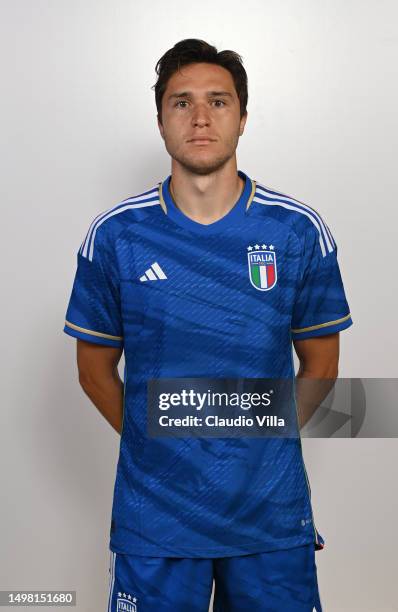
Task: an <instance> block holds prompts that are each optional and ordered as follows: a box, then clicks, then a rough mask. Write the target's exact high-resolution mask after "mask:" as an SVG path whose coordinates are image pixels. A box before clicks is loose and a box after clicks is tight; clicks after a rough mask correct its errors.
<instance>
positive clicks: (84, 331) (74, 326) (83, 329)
mask: <svg viewBox="0 0 398 612" xmlns="http://www.w3.org/2000/svg"><path fill="white" fill-rule="evenodd" d="M65 325H66V326H67V327H71V328H72V329H75V330H76V331H79V332H82V333H83V334H90V335H91V336H98V337H99V338H108V339H109V340H123V336H111V335H110V334H103V333H102V332H96V331H92V330H91V329H85V328H84V327H79V326H78V325H75V324H74V323H69V321H65Z"/></svg>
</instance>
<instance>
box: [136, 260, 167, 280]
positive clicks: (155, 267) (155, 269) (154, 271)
mask: <svg viewBox="0 0 398 612" xmlns="http://www.w3.org/2000/svg"><path fill="white" fill-rule="evenodd" d="M164 278H167V276H166V274H165V273H164V272H163V270H162V268H161V267H160V266H159V264H158V263H157V261H155V263H153V264H152V265H151V267H150V268H148V270H145V274H143V275H142V276H140V281H142V282H144V281H147V280H153V281H155V280H163V279H164Z"/></svg>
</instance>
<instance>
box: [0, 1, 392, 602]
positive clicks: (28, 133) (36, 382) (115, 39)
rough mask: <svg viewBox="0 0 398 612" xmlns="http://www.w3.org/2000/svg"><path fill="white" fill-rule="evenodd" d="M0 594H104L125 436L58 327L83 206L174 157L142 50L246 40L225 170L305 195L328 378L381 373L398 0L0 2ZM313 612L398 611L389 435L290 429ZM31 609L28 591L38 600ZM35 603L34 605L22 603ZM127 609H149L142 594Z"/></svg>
mask: <svg viewBox="0 0 398 612" xmlns="http://www.w3.org/2000/svg"><path fill="white" fill-rule="evenodd" d="M1 7H2V11H1V12H2V25H1V30H2V31H1V36H0V45H1V54H0V62H1V74H2V85H3V88H2V89H3V93H2V96H1V100H0V104H1V113H0V120H1V135H2V138H1V143H0V147H1V169H2V175H3V176H2V180H1V186H0V189H1V203H2V221H3V222H2V227H3V230H2V240H1V248H2V257H1V262H2V268H3V270H2V310H3V314H2V321H3V325H2V328H3V329H2V340H3V356H2V362H3V363H2V368H1V371H2V375H3V382H2V399H3V407H2V410H1V440H0V443H1V446H0V448H1V455H0V457H1V466H2V467H1V483H2V503H1V506H0V513H1V515H0V529H1V544H0V551H1V552H0V576H1V579H0V589H45V590H49V589H52V590H55V589H75V590H77V597H78V605H77V610H78V612H95V611H97V610H102V609H104V610H105V607H106V599H107V592H108V561H109V558H108V549H107V546H108V532H109V526H110V512H111V503H112V494H113V482H114V477H115V470H116V460H117V453H118V444H119V437H118V436H117V435H116V433H115V432H114V431H113V430H112V429H111V427H110V426H109V425H108V424H107V423H106V421H105V420H104V419H103V418H102V417H101V415H100V414H99V413H98V412H97V411H96V409H95V407H94V406H93V405H92V404H91V403H90V401H89V400H88V398H87V397H86V396H85V395H84V394H83V391H81V389H80V387H79V385H78V381H77V369H76V365H75V341H74V340H73V339H71V338H69V337H67V336H66V335H65V334H63V332H62V328H63V321H64V315H65V310H66V306H67V301H68V299H69V295H70V290H71V286H72V281H73V276H74V272H75V265H76V251H77V249H78V247H79V245H80V243H81V241H82V239H83V236H84V234H85V232H86V230H87V228H88V224H89V223H90V222H91V220H92V218H93V217H94V216H95V215H96V214H97V213H98V212H100V211H102V210H104V209H106V208H109V207H111V206H113V205H114V204H116V203H117V202H118V201H120V200H121V199H124V198H126V197H128V196H129V195H133V194H136V193H139V192H140V191H143V190H145V189H147V188H149V187H151V186H153V184H154V183H155V182H157V181H160V180H163V179H164V178H165V177H166V176H167V175H168V174H169V172H170V159H169V157H168V154H167V152H166V151H165V149H164V144H163V141H162V140H161V138H160V135H159V133H158V128H157V124H156V107H155V100H154V91H153V90H151V86H152V85H153V84H154V83H155V80H156V75H155V71H154V67H155V64H156V61H157V60H158V59H159V57H160V56H161V55H162V54H163V53H164V52H165V51H166V50H167V49H168V48H170V47H171V46H172V45H173V44H174V43H175V42H177V41H178V40H181V39H182V38H188V37H195V38H204V39H205V40H207V41H208V42H210V43H212V44H215V45H216V46H217V47H218V48H219V50H222V49H228V48H229V49H233V50H235V51H237V52H238V53H240V54H241V55H242V56H243V59H244V64H245V67H246V70H247V72H248V77H249V104H248V122H247V125H246V130H245V133H244V135H243V136H242V138H241V140H240V143H239V147H238V167H239V168H240V169H242V170H244V171H245V172H247V173H248V174H249V175H250V176H251V177H252V178H255V179H257V180H258V181H260V182H262V183H263V184H265V185H268V186H271V187H275V188H277V189H279V190H281V191H284V192H285V193H288V194H290V195H292V196H294V197H296V198H298V199H300V200H303V201H305V202H307V203H308V204H310V205H311V206H313V207H315V208H316V209H317V210H318V211H319V212H320V213H321V215H322V216H323V217H324V219H325V220H326V222H327V223H328V225H329V226H330V228H331V230H332V233H333V235H334V237H335V240H336V242H337V244H338V248H339V261H340V266H341V270H342V275H343V280H344V285H345V289H346V293H347V298H348V302H349V304H350V307H351V312H352V316H353V320H354V325H353V327H352V328H350V329H349V330H346V331H343V332H342V333H341V360H340V376H347V377H349V376H353V377H396V376H397V362H396V342H397V332H396V321H395V319H396V312H397V310H398V296H397V283H396V250H395V246H394V238H395V235H396V231H397V229H396V228H397V204H396V197H397V196H396V194H397V192H398V178H397V174H398V173H397V153H398V151H397V141H398V129H397V123H398V121H397V112H396V109H397V104H398V100H397V78H396V65H397V59H398V40H397V34H396V32H397V30H396V24H397V21H398V5H397V3H396V2H394V0H378V2H372V1H370V0H324V1H322V0H321V1H319V0H285V1H284V2H281V1H280V0H274V1H270V0H252V1H250V0H249V1H248V2H245V3H242V2H237V1H235V0H229V1H227V0H219V1H218V2H217V3H214V2H210V1H206V0H202V2H201V3H195V4H191V5H190V4H188V3H181V2H178V1H176V0H168V2H161V1H160V0H152V2H150V3H148V2H144V1H143V0H139V1H137V0H134V1H133V0H118V1H117V2H115V1H112V0H54V1H52V2H49V1H48V0H47V1H45V0H35V2H32V1H29V0H9V1H7V0H3V1H2V2H1ZM303 447H304V458H305V462H306V465H307V469H308V472H309V476H310V481H311V488H312V500H313V507H314V513H315V520H316V524H317V527H318V529H319V531H320V532H321V533H322V535H324V537H325V539H326V548H325V549H324V550H323V551H320V552H318V553H317V556H316V561H317V566H318V577H319V584H320V592H321V598H322V601H323V603H324V607H325V612H351V611H357V612H359V611H361V612H370V611H372V612H373V611H377V612H387V611H389V612H390V611H392V610H398V607H397V606H398V603H397V596H396V593H397V592H396V574H397V565H398V563H397V560H396V551H397V546H398V538H397V531H396V512H394V511H393V509H394V506H395V508H397V503H398V494H397V489H396V485H395V484H394V483H395V482H396V467H395V466H396V465H397V461H398V442H397V440H396V439H385V440H383V439H379V440H372V439H356V440H355V439H354V440H325V439H316V440H315V439H311V440H310V439H304V440H303ZM35 609H36V608H35ZM37 609H39V608H37ZM140 612H142V611H140Z"/></svg>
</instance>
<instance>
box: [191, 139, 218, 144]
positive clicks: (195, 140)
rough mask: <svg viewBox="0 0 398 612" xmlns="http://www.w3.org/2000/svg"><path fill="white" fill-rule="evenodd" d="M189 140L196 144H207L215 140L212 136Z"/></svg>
mask: <svg viewBox="0 0 398 612" xmlns="http://www.w3.org/2000/svg"><path fill="white" fill-rule="evenodd" d="M188 142H189V143H192V144H196V145H201V144H202V145H205V144H209V143H210V142H214V140H213V139H211V138H192V139H191V140H188Z"/></svg>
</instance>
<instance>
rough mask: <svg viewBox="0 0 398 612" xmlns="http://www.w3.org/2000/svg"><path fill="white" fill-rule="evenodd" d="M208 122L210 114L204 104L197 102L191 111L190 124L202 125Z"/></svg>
mask: <svg viewBox="0 0 398 612" xmlns="http://www.w3.org/2000/svg"><path fill="white" fill-rule="evenodd" d="M209 124H210V115H209V112H208V110H207V109H206V106H205V105H202V104H199V105H198V106H196V108H195V110H194V111H193V113H192V125H193V126H199V127H203V126H206V125H209Z"/></svg>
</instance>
